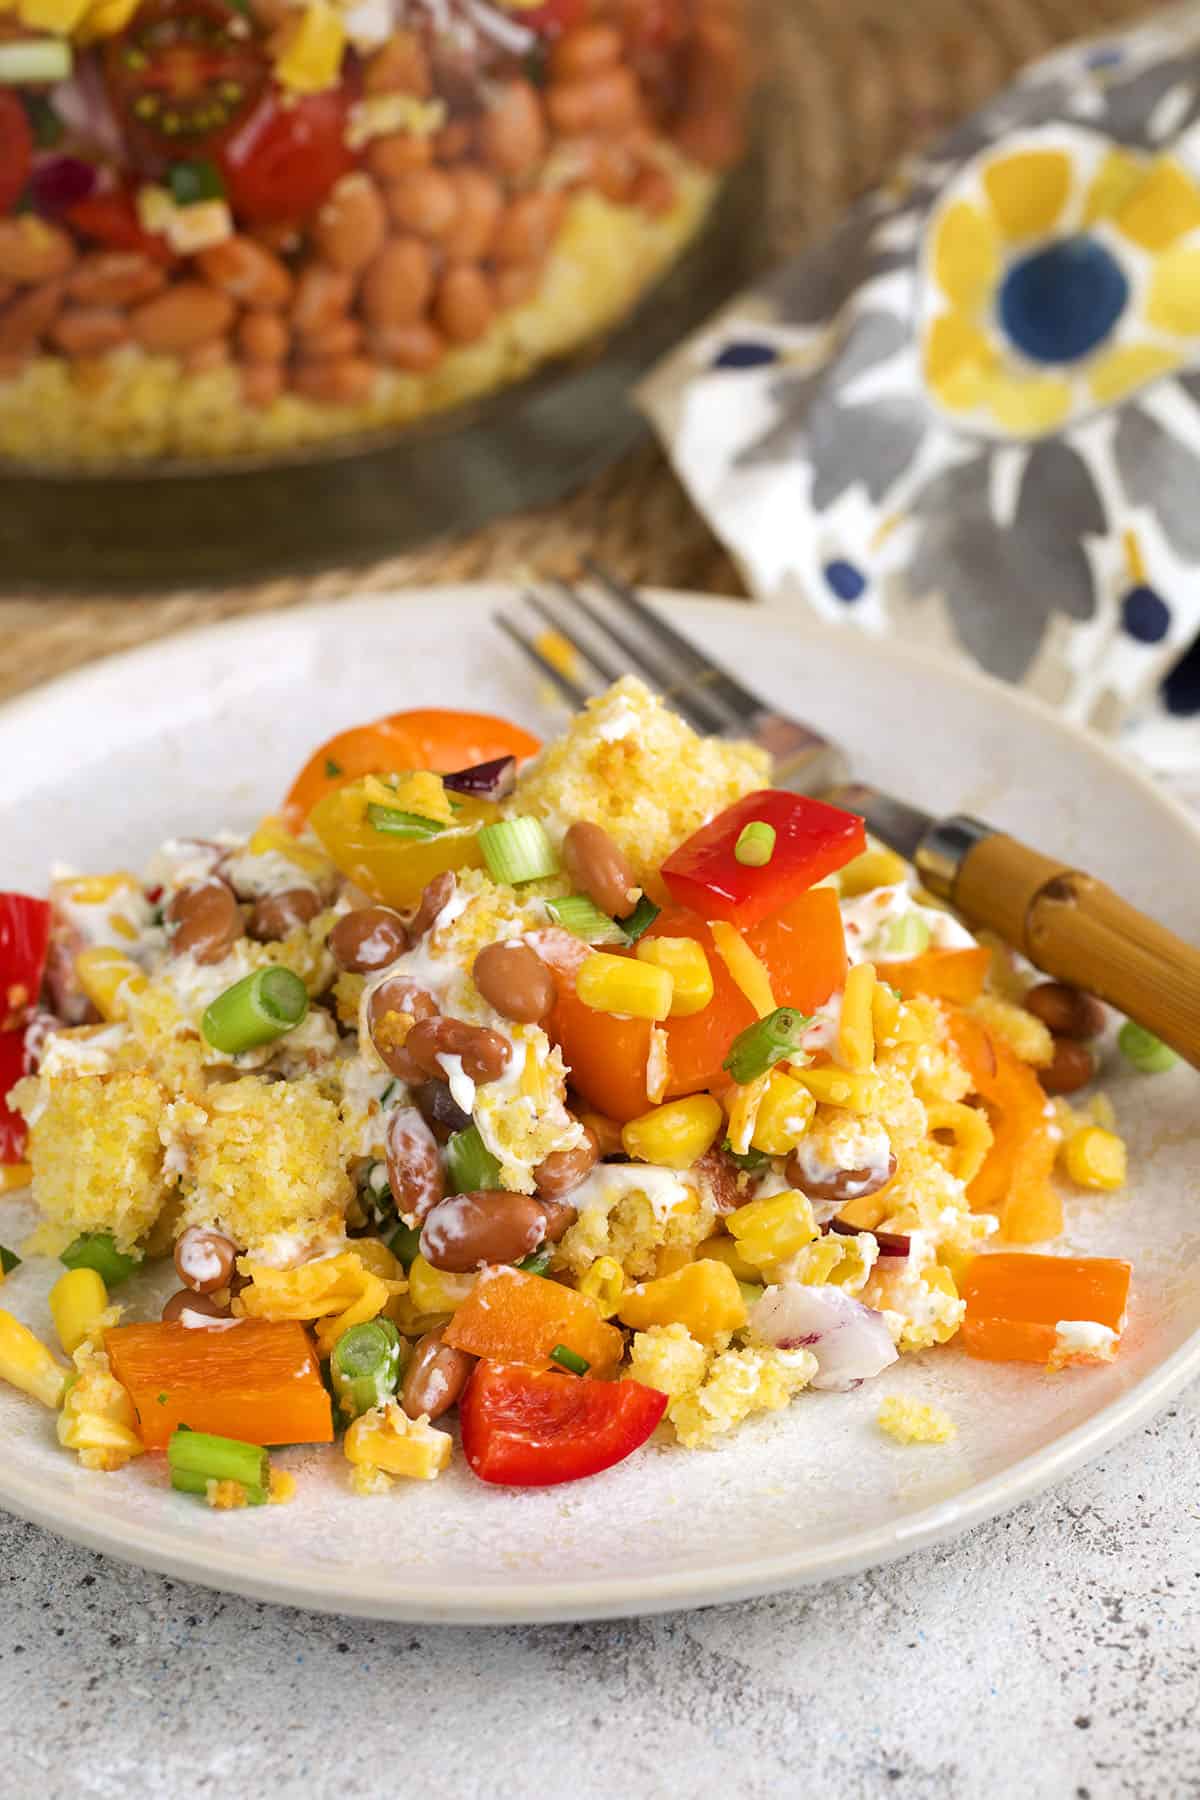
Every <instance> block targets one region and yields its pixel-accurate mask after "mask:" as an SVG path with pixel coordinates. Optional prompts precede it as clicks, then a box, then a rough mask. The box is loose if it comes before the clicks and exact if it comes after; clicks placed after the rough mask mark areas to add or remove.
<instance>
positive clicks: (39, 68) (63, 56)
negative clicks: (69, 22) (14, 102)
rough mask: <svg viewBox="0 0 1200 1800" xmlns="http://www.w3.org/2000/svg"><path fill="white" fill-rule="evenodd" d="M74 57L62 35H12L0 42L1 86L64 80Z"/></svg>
mask: <svg viewBox="0 0 1200 1800" xmlns="http://www.w3.org/2000/svg"><path fill="white" fill-rule="evenodd" d="M73 60H74V59H73V57H72V54H71V46H70V44H68V43H67V42H66V40H65V39H64V38H57V37H43V38H14V39H13V40H12V41H11V42H9V43H6V44H0V87H20V86H21V85H22V84H23V83H25V82H27V81H28V82H37V83H42V82H46V83H50V82H57V81H65V80H66V79H67V77H68V75H69V74H70V73H71V64H72V62H73Z"/></svg>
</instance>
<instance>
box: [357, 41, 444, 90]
mask: <svg viewBox="0 0 1200 1800" xmlns="http://www.w3.org/2000/svg"><path fill="white" fill-rule="evenodd" d="M363 87H364V88H365V89H366V91H367V93H368V94H413V95H414V96H415V97H416V98H417V99H418V100H427V99H428V98H429V95H430V94H431V93H432V91H433V82H432V79H431V77H430V72H429V58H428V57H427V56H426V54H425V51H424V49H423V48H422V46H421V42H420V39H419V38H418V37H417V34H416V32H414V31H395V32H393V33H392V35H391V37H390V38H389V39H388V41H387V43H386V44H381V45H380V47H379V49H378V50H376V52H375V54H374V55H373V56H371V57H369V58H368V59H367V62H366V64H365V66H364V68H363Z"/></svg>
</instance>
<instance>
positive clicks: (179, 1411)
mask: <svg viewBox="0 0 1200 1800" xmlns="http://www.w3.org/2000/svg"><path fill="white" fill-rule="evenodd" d="M104 1346H105V1349H106V1350H107V1351H108V1354H109V1359H110V1361H111V1362H112V1369H113V1374H114V1375H115V1376H116V1378H117V1380H118V1381H119V1382H120V1383H121V1384H122V1386H123V1387H126V1388H127V1389H128V1390H129V1393H130V1396H131V1397H132V1399H133V1404H134V1406H135V1407H136V1409H137V1415H138V1420H139V1425H140V1430H141V1436H142V1442H143V1443H144V1444H145V1446H146V1448H147V1449H148V1450H161V1449H163V1448H164V1447H165V1446H166V1443H167V1440H168V1438H169V1437H170V1435H171V1433H172V1432H173V1431H174V1430H175V1428H176V1426H177V1425H189V1426H190V1427H191V1429H192V1430H193V1431H209V1432H212V1433H214V1434H215V1435H216V1436H217V1437H231V1438H240V1439H241V1440H242V1441H243V1443H247V1444H328V1443H332V1441H333V1414H332V1411H331V1409H330V1404H329V1395H328V1393H327V1392H326V1390H325V1387H324V1385H323V1383H322V1381H321V1371H320V1368H319V1367H318V1364H317V1357H316V1352H315V1351H314V1349H313V1346H312V1341H311V1339H310V1338H309V1335H308V1332H307V1331H306V1330H305V1329H304V1326H303V1325H300V1324H297V1323H296V1322H294V1321H290V1320H289V1321H280V1322H278V1323H275V1322H271V1321H268V1320H266V1319H242V1320H240V1321H239V1323H238V1324H236V1325H231V1326H229V1327H227V1328H224V1329H221V1328H218V1329H216V1330H204V1329H201V1328H197V1329H196V1330H191V1329H189V1327H188V1326H186V1325H180V1324H162V1323H161V1322H159V1323H155V1324H147V1325H115V1326H114V1327H113V1328H112V1330H111V1331H106V1332H105V1334H104Z"/></svg>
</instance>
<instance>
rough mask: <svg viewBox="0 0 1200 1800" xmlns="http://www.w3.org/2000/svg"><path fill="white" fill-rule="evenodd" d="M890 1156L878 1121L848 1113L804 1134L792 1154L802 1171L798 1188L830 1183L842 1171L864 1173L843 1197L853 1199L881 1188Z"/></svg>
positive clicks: (889, 1149) (884, 1134)
mask: <svg viewBox="0 0 1200 1800" xmlns="http://www.w3.org/2000/svg"><path fill="white" fill-rule="evenodd" d="M891 1153H892V1146H891V1143H890V1141H889V1139H888V1134H887V1132H886V1131H885V1130H884V1128H883V1126H882V1125H881V1124H880V1123H879V1121H878V1120H877V1119H860V1118H857V1117H856V1116H854V1115H853V1114H851V1115H849V1116H848V1117H847V1118H845V1119H835V1120H831V1121H830V1123H829V1124H828V1125H827V1126H826V1127H825V1128H823V1129H820V1128H819V1129H817V1130H816V1131H812V1132H809V1133H808V1134H806V1135H805V1136H804V1137H802V1138H801V1139H800V1142H799V1143H798V1144H797V1146H796V1148H795V1150H793V1152H792V1155H793V1156H794V1157H795V1158H796V1161H797V1162H798V1163H799V1165H800V1168H801V1171H802V1180H801V1187H803V1185H804V1181H805V1180H807V1181H811V1182H813V1183H814V1184H817V1185H819V1184H821V1183H822V1182H827V1181H832V1180H833V1179H834V1178H835V1177H836V1176H837V1175H838V1174H839V1173H840V1172H841V1171H842V1170H844V1169H861V1170H863V1172H864V1173H863V1179H862V1180H861V1181H859V1182H857V1183H852V1184H849V1185H848V1187H847V1192H846V1198H847V1199H848V1200H854V1199H857V1198H858V1196H859V1195H860V1194H866V1193H871V1192H873V1191H874V1190H875V1189H876V1188H878V1187H881V1186H882V1185H883V1181H884V1179H885V1178H886V1176H887V1170H888V1159H889V1158H890V1156H891Z"/></svg>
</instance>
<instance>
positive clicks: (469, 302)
mask: <svg viewBox="0 0 1200 1800" xmlns="http://www.w3.org/2000/svg"><path fill="white" fill-rule="evenodd" d="M495 313H496V303H495V301H494V300H493V298H492V284H491V282H490V281H489V280H488V278H487V276H486V275H485V274H484V272H483V270H482V269H480V268H477V267H476V265H475V264H474V263H456V264H454V265H453V267H451V268H449V269H447V270H446V273H445V274H444V275H443V276H442V279H441V282H440V283H439V285H438V290H437V293H436V295H435V296H434V302H433V317H434V323H435V324H436V325H437V327H438V329H439V330H440V331H444V332H445V334H446V336H447V337H448V338H449V339H450V342H451V343H452V344H473V343H474V342H475V341H476V339H478V338H481V337H482V336H483V334H484V332H485V331H486V330H487V328H488V326H489V325H490V324H491V322H492V320H493V318H494V317H495Z"/></svg>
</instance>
